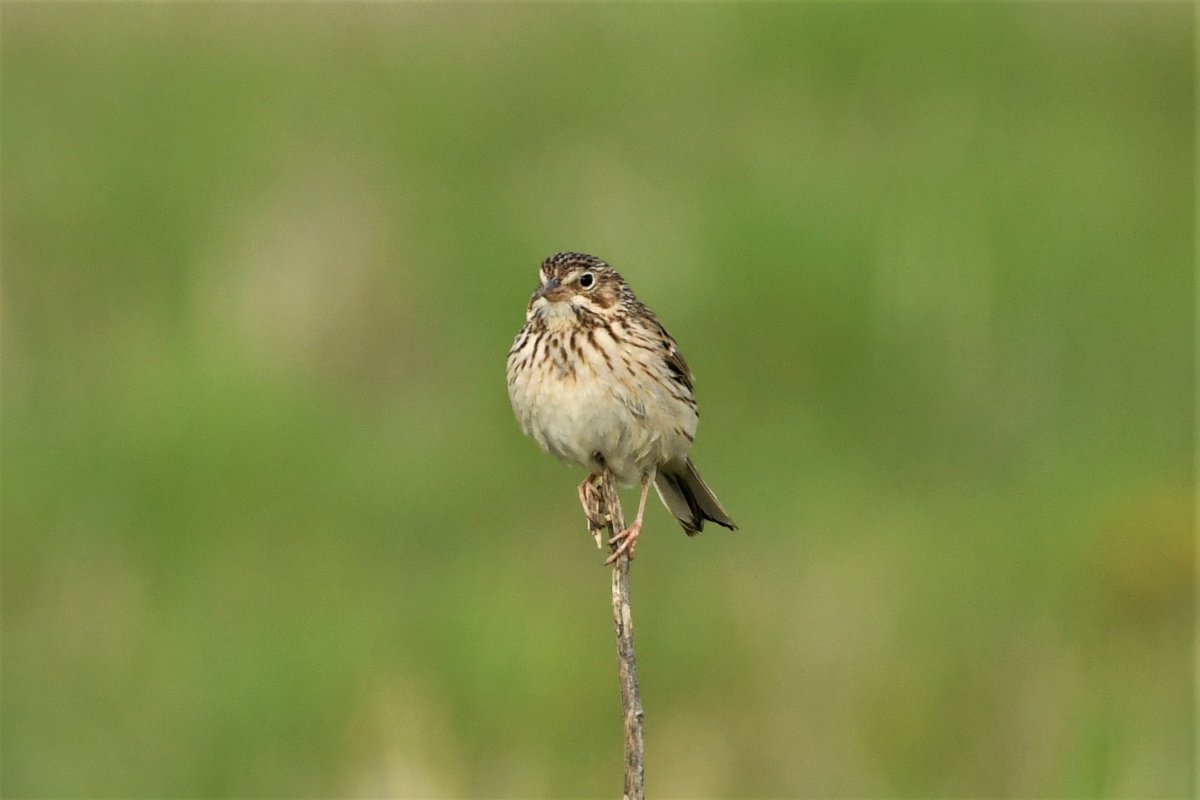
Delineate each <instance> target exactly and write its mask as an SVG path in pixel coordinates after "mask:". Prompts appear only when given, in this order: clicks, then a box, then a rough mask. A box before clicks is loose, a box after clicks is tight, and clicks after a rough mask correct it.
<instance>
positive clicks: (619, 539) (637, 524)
mask: <svg viewBox="0 0 1200 800" xmlns="http://www.w3.org/2000/svg"><path fill="white" fill-rule="evenodd" d="M652 475H653V471H651V472H647V473H646V474H645V475H643V476H642V498H641V499H640V500H639V501H638V513H637V519H635V520H634V521H633V524H632V525H630V526H629V527H628V528H626V529H625V530H623V531H621V532H620V533H615V534H613V537H612V538H611V539H609V540H608V543H609V544H615V545H616V546H617V549H616V550H613V552H612V555H611V556H609V557H608V558H607V559H606V560H605V562H604V563H605V564H611V563H613V562H614V561H616V560H617V559H618V558H620V557H621V554H622V553H629V560H630V561H632V560H633V551H634V548H636V547H637V540H638V537H639V536H641V535H642V515H643V514H645V513H646V497H647V495H648V494H649V492H650V478H651V476H652Z"/></svg>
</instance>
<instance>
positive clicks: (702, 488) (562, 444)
mask: <svg viewBox="0 0 1200 800" xmlns="http://www.w3.org/2000/svg"><path fill="white" fill-rule="evenodd" d="M540 278H541V284H540V285H539V286H538V288H537V291H535V292H534V293H533V297H532V298H530V300H529V306H528V308H527V310H526V313H525V327H524V328H522V329H521V332H520V333H519V334H517V338H516V341H515V342H514V343H513V346H512V350H510V351H509V353H508V370H507V372H508V395H509V399H510V400H512V407H513V412H514V413H515V414H516V416H517V421H518V422H519V423H520V425H521V430H522V431H524V432H525V435H527V436H529V437H530V438H532V439H533V440H534V441H535V442H537V444H538V446H539V447H541V448H542V450H545V451H546V452H547V453H550V454H551V455H554V456H555V457H557V458H559V459H561V460H563V461H566V462H567V463H570V464H578V465H579V466H581V467H584V468H585V469H587V470H588V473H589V474H588V477H587V478H585V479H584V480H583V483H581V484H579V499H580V502H581V503H582V504H583V507H584V513H585V514H586V513H588V512H587V509H588V506H589V503H588V500H589V497H590V496H591V493H592V492H594V491H595V490H596V481H597V479H598V478H599V477H600V476H601V475H603V474H604V472H605V471H607V472H609V473H610V474H612V475H613V476H614V477H615V478H616V480H617V481H618V482H619V483H620V484H621V485H623V486H636V485H639V484H640V485H641V497H640V499H639V502H638V512H637V518H636V519H635V520H634V521H633V524H632V525H630V526H629V527H628V528H626V529H625V530H623V531H618V532H617V533H615V534H614V536H613V539H612V541H611V542H610V544H614V545H616V548H615V549H614V551H613V554H612V555H611V556H610V557H609V559H608V560H607V561H606V562H605V563H606V564H610V563H612V562H613V561H615V560H616V559H617V558H618V557H619V556H620V555H621V554H622V553H628V555H629V557H630V558H632V557H633V553H634V548H635V547H636V545H637V540H638V536H640V535H641V531H642V516H643V514H644V513H645V510H646V496H647V493H648V492H649V489H650V483H651V481H653V483H654V486H655V488H656V489H657V490H658V496H659V497H660V498H661V499H662V501H663V505H665V506H666V507H667V510H669V511H670V512H671V513H672V514H673V515H674V516H675V519H677V520H678V521H679V524H680V525H681V526H682V527H683V531H684V533H686V534H687V535H688V536H694V535H695V534H697V533H699V532H700V530H701V529H702V528H703V527H704V522H705V520H711V521H712V522H715V523H717V524H718V525H723V526H725V527H726V528H729V529H730V530H737V526H736V525H734V523H733V520H732V519H731V518H730V516H729V514H728V512H726V511H725V508H724V507H723V506H722V505H721V503H720V501H719V500H717V497H716V495H714V494H713V492H712V490H711V489H709V488H708V484H706V483H705V482H704V480H703V479H702V478H701V477H700V473H698V472H697V471H696V467H695V466H694V465H693V464H692V460H691V459H690V458H689V457H688V451H689V450H690V449H691V447H692V441H693V440H694V439H695V437H696V426H697V424H698V423H699V420H700V415H699V412H698V411H697V409H696V399H695V396H694V395H693V393H692V372H691V370H690V369H689V368H688V365H687V362H686V361H684V359H683V354H682V353H680V352H679V348H678V347H677V346H676V344H675V340H674V339H673V338H671V334H669V333H667V329H666V328H664V327H663V325H662V323H661V322H659V321H658V317H656V316H655V315H654V312H653V311H651V310H650V309H649V308H647V307H646V306H645V305H643V304H642V303H641V302H640V301H639V300H638V299H637V297H636V296H634V294H633V290H632V289H630V288H629V284H628V283H626V282H625V279H624V278H622V277H621V275H620V274H619V273H618V272H617V271H616V270H614V269H613V268H612V267H611V266H609V265H608V264H607V263H605V262H604V261H601V260H600V259H599V258H596V257H595V256H590V255H586V254H584V253H556V254H555V255H552V256H550V257H549V258H547V259H546V260H545V261H543V262H542V266H541V270H540Z"/></svg>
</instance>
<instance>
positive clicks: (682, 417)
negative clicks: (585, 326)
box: [508, 347, 697, 486]
mask: <svg viewBox="0 0 1200 800" xmlns="http://www.w3.org/2000/svg"><path fill="white" fill-rule="evenodd" d="M565 352H566V351H565V350H560V349H557V348H554V347H548V348H547V349H546V353H547V357H546V358H544V359H542V360H541V362H539V364H538V365H537V366H530V367H528V368H526V369H521V370H515V371H510V376H509V377H510V380H509V387H508V389H509V397H510V399H511V400H512V405H513V411H514V412H515V413H516V416H517V420H518V422H519V423H520V425H521V430H523V431H524V432H525V434H526V435H527V436H529V437H530V438H532V439H533V440H534V441H535V442H537V444H538V446H539V447H541V448H542V449H543V450H545V451H546V452H548V453H550V454H552V455H554V456H556V457H557V458H559V459H562V460H563V461H566V462H567V463H570V464H578V465H579V466H582V467H584V468H585V469H587V470H589V471H593V472H595V471H599V470H600V469H601V466H602V464H601V462H599V461H598V460H597V454H599V455H600V456H602V457H603V465H606V466H607V467H608V468H609V469H610V470H612V472H613V474H614V475H615V476H616V477H617V480H618V481H620V482H621V483H622V484H623V485H627V486H628V485H633V484H636V483H638V482H639V481H640V480H641V478H642V476H643V475H644V474H645V473H647V472H648V471H650V470H651V469H653V468H654V467H656V466H658V465H659V464H662V463H664V462H666V461H669V460H671V459H674V458H682V457H683V456H686V455H687V452H688V450H689V448H690V446H691V441H690V439H689V438H688V436H694V435H695V429H696V423H697V418H696V413H695V410H694V408H692V407H691V406H690V405H685V404H683V403H680V402H679V401H678V400H677V399H676V398H674V397H671V396H670V395H669V394H666V393H665V392H664V391H661V388H660V387H659V386H658V385H657V384H656V382H655V381H652V380H651V379H650V378H649V377H648V376H646V375H644V374H643V373H641V372H639V371H630V370H629V369H628V368H627V367H626V366H625V365H624V364H623V363H621V361H620V360H619V359H613V361H614V362H615V363H614V364H613V366H612V367H610V366H609V365H608V364H607V363H606V362H605V361H604V360H603V359H602V358H600V357H598V354H593V355H594V356H596V357H593V358H591V359H589V360H588V361H587V363H580V362H578V361H576V363H575V368H574V369H573V370H572V369H570V368H569V366H568V365H567V364H565V363H563V358H562V356H563V354H565ZM582 352H585V353H586V351H582ZM518 357H519V356H518V355H517V354H514V357H513V358H514V359H516V358H518ZM685 431H686V435H685V433H684V432H685Z"/></svg>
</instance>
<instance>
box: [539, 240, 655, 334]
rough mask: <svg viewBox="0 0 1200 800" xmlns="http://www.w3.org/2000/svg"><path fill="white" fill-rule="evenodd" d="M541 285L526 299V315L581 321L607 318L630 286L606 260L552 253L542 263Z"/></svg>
mask: <svg viewBox="0 0 1200 800" xmlns="http://www.w3.org/2000/svg"><path fill="white" fill-rule="evenodd" d="M539 277H540V278H541V285H539V286H538V288H537V291H535V292H534V293H533V297H531V298H530V300H529V309H528V312H527V316H528V317H533V316H534V315H538V316H541V317H542V318H543V319H545V320H547V321H550V320H553V319H562V320H564V321H565V320H570V319H577V320H581V321H582V320H583V319H584V318H585V317H609V316H612V315H613V314H615V313H616V312H617V310H618V308H619V306H620V304H621V302H622V300H624V299H625V298H626V297H632V293H631V292H630V290H629V285H628V284H626V283H625V280H624V279H623V278H622V277H621V275H620V274H619V273H618V272H617V271H616V270H615V269H613V268H612V267H610V266H609V265H608V264H607V263H606V262H604V261H601V260H600V259H598V258H596V257H595V256H589V255H587V254H586V253H555V254H554V255H552V256H550V257H549V258H547V259H546V260H545V261H543V262H542V267H541V270H540V272H539Z"/></svg>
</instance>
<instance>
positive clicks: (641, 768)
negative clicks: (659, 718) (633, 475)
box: [588, 471, 646, 800]
mask: <svg viewBox="0 0 1200 800" xmlns="http://www.w3.org/2000/svg"><path fill="white" fill-rule="evenodd" d="M596 484H597V485H596V486H595V490H594V491H592V492H590V494H589V498H588V499H589V500H590V502H589V507H588V517H589V518H588V527H589V529H590V530H591V532H592V535H593V536H595V537H596V540H597V543H599V542H600V541H601V539H600V537H601V535H602V534H603V532H604V529H607V531H608V537H607V538H609V539H612V537H613V535H615V534H616V533H617V532H619V531H623V530H625V515H624V514H623V513H622V512H621V498H620V496H619V495H618V494H617V482H616V480H615V479H614V478H613V477H612V475H611V474H610V473H608V472H607V471H605V473H604V474H603V475H602V476H600V478H599V479H597V480H596ZM612 548H613V549H614V550H615V549H616V546H615V545H613V546H612ZM612 611H613V625H614V627H615V628H616V633H617V676H618V678H619V679H620V682H621V710H622V711H623V712H624V716H625V800H645V797H646V765H645V754H644V744H643V741H642V721H643V713H642V695H641V692H640V691H639V690H638V678H637V658H636V656H635V655H634V650H633V612H632V609H631V607H630V602H629V556H628V554H623V555H622V556H621V557H620V558H618V559H617V560H616V561H615V562H614V563H613V572H612Z"/></svg>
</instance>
